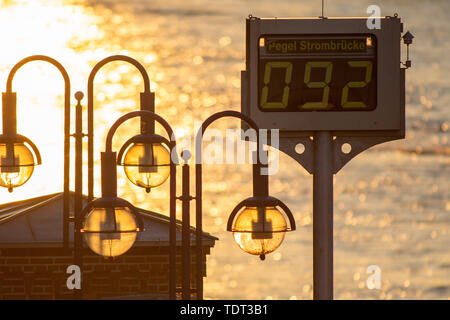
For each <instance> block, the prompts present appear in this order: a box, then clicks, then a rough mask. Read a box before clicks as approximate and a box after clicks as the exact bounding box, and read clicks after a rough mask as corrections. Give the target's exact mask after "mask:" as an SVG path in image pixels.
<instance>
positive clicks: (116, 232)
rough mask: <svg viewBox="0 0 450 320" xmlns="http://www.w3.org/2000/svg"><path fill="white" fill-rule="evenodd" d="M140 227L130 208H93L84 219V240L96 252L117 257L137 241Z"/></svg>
mask: <svg viewBox="0 0 450 320" xmlns="http://www.w3.org/2000/svg"><path fill="white" fill-rule="evenodd" d="M138 231H139V229H138V228H137V225H136V219H135V217H134V214H133V213H132V212H131V210H130V208H127V207H115V208H93V209H92V210H91V211H90V212H89V214H88V215H87V216H86V218H85V220H84V227H83V232H84V240H85V241H86V244H87V245H88V246H89V248H90V249H91V250H92V251H94V252H95V253H96V254H99V255H101V256H104V257H117V256H120V255H122V254H124V253H125V252H127V251H128V250H129V249H130V248H131V247H132V246H133V244H134V242H135V241H136V236H137V232H138Z"/></svg>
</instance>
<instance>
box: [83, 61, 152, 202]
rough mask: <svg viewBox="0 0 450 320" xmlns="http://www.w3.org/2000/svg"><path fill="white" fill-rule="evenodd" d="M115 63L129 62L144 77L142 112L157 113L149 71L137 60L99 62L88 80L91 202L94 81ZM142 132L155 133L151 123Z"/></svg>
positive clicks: (91, 188) (91, 189)
mask: <svg viewBox="0 0 450 320" xmlns="http://www.w3.org/2000/svg"><path fill="white" fill-rule="evenodd" d="M113 61H124V62H128V63H130V64H131V65H133V66H134V67H136V69H138V70H139V72H140V73H141V75H142V79H143V80H144V92H142V93H141V110H148V111H151V112H154V111H155V101H154V100H155V95H154V93H152V92H151V91H150V79H149V77H148V74H147V71H146V70H145V68H144V67H143V66H142V64H140V63H139V62H138V61H137V60H135V59H133V58H131V57H128V56H124V55H114V56H110V57H107V58H105V59H103V60H101V61H99V62H98V63H97V64H96V65H95V66H94V68H93V69H92V70H91V73H90V74H89V79H88V89H87V96H88V97H87V98H88V104H87V110H88V116H87V118H88V129H87V132H88V200H89V201H91V200H92V199H93V198H94V80H95V76H96V75H97V72H98V71H99V70H100V69H101V68H102V67H103V66H104V65H106V64H108V63H110V62H113ZM141 126H142V127H141V128H142V129H141V130H144V131H150V132H151V131H154V125H153V123H151V124H150V125H149V128H148V129H147V125H146V124H145V123H144V122H142V123H141Z"/></svg>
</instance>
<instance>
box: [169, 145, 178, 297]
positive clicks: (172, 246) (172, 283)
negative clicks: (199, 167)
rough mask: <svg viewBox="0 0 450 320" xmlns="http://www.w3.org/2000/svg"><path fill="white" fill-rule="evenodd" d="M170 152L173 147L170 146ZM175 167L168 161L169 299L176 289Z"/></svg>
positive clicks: (174, 294) (173, 295)
mask: <svg viewBox="0 0 450 320" xmlns="http://www.w3.org/2000/svg"><path fill="white" fill-rule="evenodd" d="M170 150H171V152H172V151H173V147H171V149H170ZM176 190H177V185H176V167H175V163H174V162H173V161H170V216H169V217H170V227H169V229H170V230H169V299H170V300H175V299H176V289H177V273H176V269H177V238H176V237H177V225H176V224H177V219H176V214H177V213H176V200H177V198H176Z"/></svg>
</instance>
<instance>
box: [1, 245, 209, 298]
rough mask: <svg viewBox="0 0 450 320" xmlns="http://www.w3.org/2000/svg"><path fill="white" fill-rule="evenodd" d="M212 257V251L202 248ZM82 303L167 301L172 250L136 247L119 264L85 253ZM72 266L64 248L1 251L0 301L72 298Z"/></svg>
mask: <svg viewBox="0 0 450 320" xmlns="http://www.w3.org/2000/svg"><path fill="white" fill-rule="evenodd" d="M204 252H205V256H204V258H203V260H204V261H205V262H206V254H209V248H205V249H204ZM83 257H84V258H83V267H82V270H83V282H82V287H83V298H84V299H102V298H108V297H109V298H113V297H121V296H122V297H123V296H135V295H146V296H147V297H150V298H152V297H153V298H155V299H157V298H159V299H167V298H168V297H167V296H166V294H167V292H168V287H169V252H168V247H134V248H132V249H130V250H129V251H128V252H127V253H126V254H124V255H123V256H120V257H118V258H115V259H105V258H103V257H101V256H97V255H94V254H93V253H92V252H91V251H89V250H86V251H85V252H84V253H83ZM191 257H192V266H191V270H192V273H191V279H192V281H191V282H192V287H194V286H195V253H194V248H193V249H192V255H191ZM180 261H181V255H180V253H179V252H178V253H177V282H178V284H180V283H181V265H180ZM72 264H73V256H72V252H64V251H63V249H61V248H33V249H30V248H27V249H24V248H14V249H0V299H73V291H71V290H69V289H67V286H66V281H67V278H68V277H69V276H70V275H69V274H67V273H66V270H67V267H68V266H69V265H72ZM204 266H205V267H204V270H203V276H206V263H205V264H204Z"/></svg>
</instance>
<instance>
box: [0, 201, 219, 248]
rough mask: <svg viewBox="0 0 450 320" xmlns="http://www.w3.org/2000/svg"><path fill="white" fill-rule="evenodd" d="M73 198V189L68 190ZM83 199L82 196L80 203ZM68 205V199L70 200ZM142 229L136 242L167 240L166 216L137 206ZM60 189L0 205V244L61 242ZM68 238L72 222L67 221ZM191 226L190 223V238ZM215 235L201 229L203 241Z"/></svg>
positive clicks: (211, 241) (49, 244)
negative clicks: (68, 223) (142, 223)
mask: <svg viewBox="0 0 450 320" xmlns="http://www.w3.org/2000/svg"><path fill="white" fill-rule="evenodd" d="M71 202H73V193H71ZM86 202H87V200H86V197H84V204H86ZM71 207H72V203H71ZM137 210H138V212H139V213H140V214H141V216H142V218H143V222H144V229H145V231H142V232H139V233H138V237H137V240H136V243H135V245H136V246H160V245H168V243H169V218H168V217H167V216H165V215H162V214H159V213H156V212H152V211H147V210H144V209H140V208H137ZM62 225H63V193H54V194H49V195H45V196H41V197H37V198H32V199H27V200H22V201H17V202H11V203H7V204H2V205H0V248H6V247H30V246H32V247H54V246H61V245H62V239H63V235H62V229H63V228H62ZM70 226H71V227H70V228H69V229H70V234H69V238H70V241H72V239H73V230H72V229H73V228H72V226H73V224H70ZM180 229H181V221H179V220H177V243H178V242H180V241H181V231H180ZM193 240H195V229H194V228H193V227H191V241H193ZM215 240H218V238H216V237H213V236H211V235H210V234H208V233H205V232H204V233H203V244H204V245H206V246H210V247H212V246H214V242H215Z"/></svg>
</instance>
